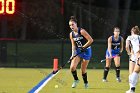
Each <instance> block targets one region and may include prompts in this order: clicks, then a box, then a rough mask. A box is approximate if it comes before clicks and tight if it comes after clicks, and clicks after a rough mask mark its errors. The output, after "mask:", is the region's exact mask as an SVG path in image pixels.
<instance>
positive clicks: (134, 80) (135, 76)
mask: <svg viewBox="0 0 140 93" xmlns="http://www.w3.org/2000/svg"><path fill="white" fill-rule="evenodd" d="M138 78H139V75H138V73H136V72H133V73H132V74H131V75H130V80H129V83H130V88H132V87H136V84H137V82H138Z"/></svg>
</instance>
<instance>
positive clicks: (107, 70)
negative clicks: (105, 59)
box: [103, 67, 109, 79]
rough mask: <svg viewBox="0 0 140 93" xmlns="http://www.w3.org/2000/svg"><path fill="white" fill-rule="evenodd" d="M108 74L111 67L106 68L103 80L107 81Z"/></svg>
mask: <svg viewBox="0 0 140 93" xmlns="http://www.w3.org/2000/svg"><path fill="white" fill-rule="evenodd" d="M108 72H109V67H105V68H104V76H103V79H106V78H107V75H108Z"/></svg>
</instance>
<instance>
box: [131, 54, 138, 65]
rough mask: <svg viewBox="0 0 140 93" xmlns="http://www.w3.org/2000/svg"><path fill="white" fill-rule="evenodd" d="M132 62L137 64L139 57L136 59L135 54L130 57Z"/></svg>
mask: <svg viewBox="0 0 140 93" xmlns="http://www.w3.org/2000/svg"><path fill="white" fill-rule="evenodd" d="M130 61H132V62H134V63H136V62H137V57H136V54H133V55H131V56H130Z"/></svg>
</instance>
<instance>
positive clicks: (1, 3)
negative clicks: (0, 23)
mask: <svg viewBox="0 0 140 93" xmlns="http://www.w3.org/2000/svg"><path fill="white" fill-rule="evenodd" d="M3 13H4V0H0V14H3Z"/></svg>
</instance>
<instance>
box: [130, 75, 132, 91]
mask: <svg viewBox="0 0 140 93" xmlns="http://www.w3.org/2000/svg"><path fill="white" fill-rule="evenodd" d="M131 75H132V74H131ZM131 75H129V86H130V89H131Z"/></svg>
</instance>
